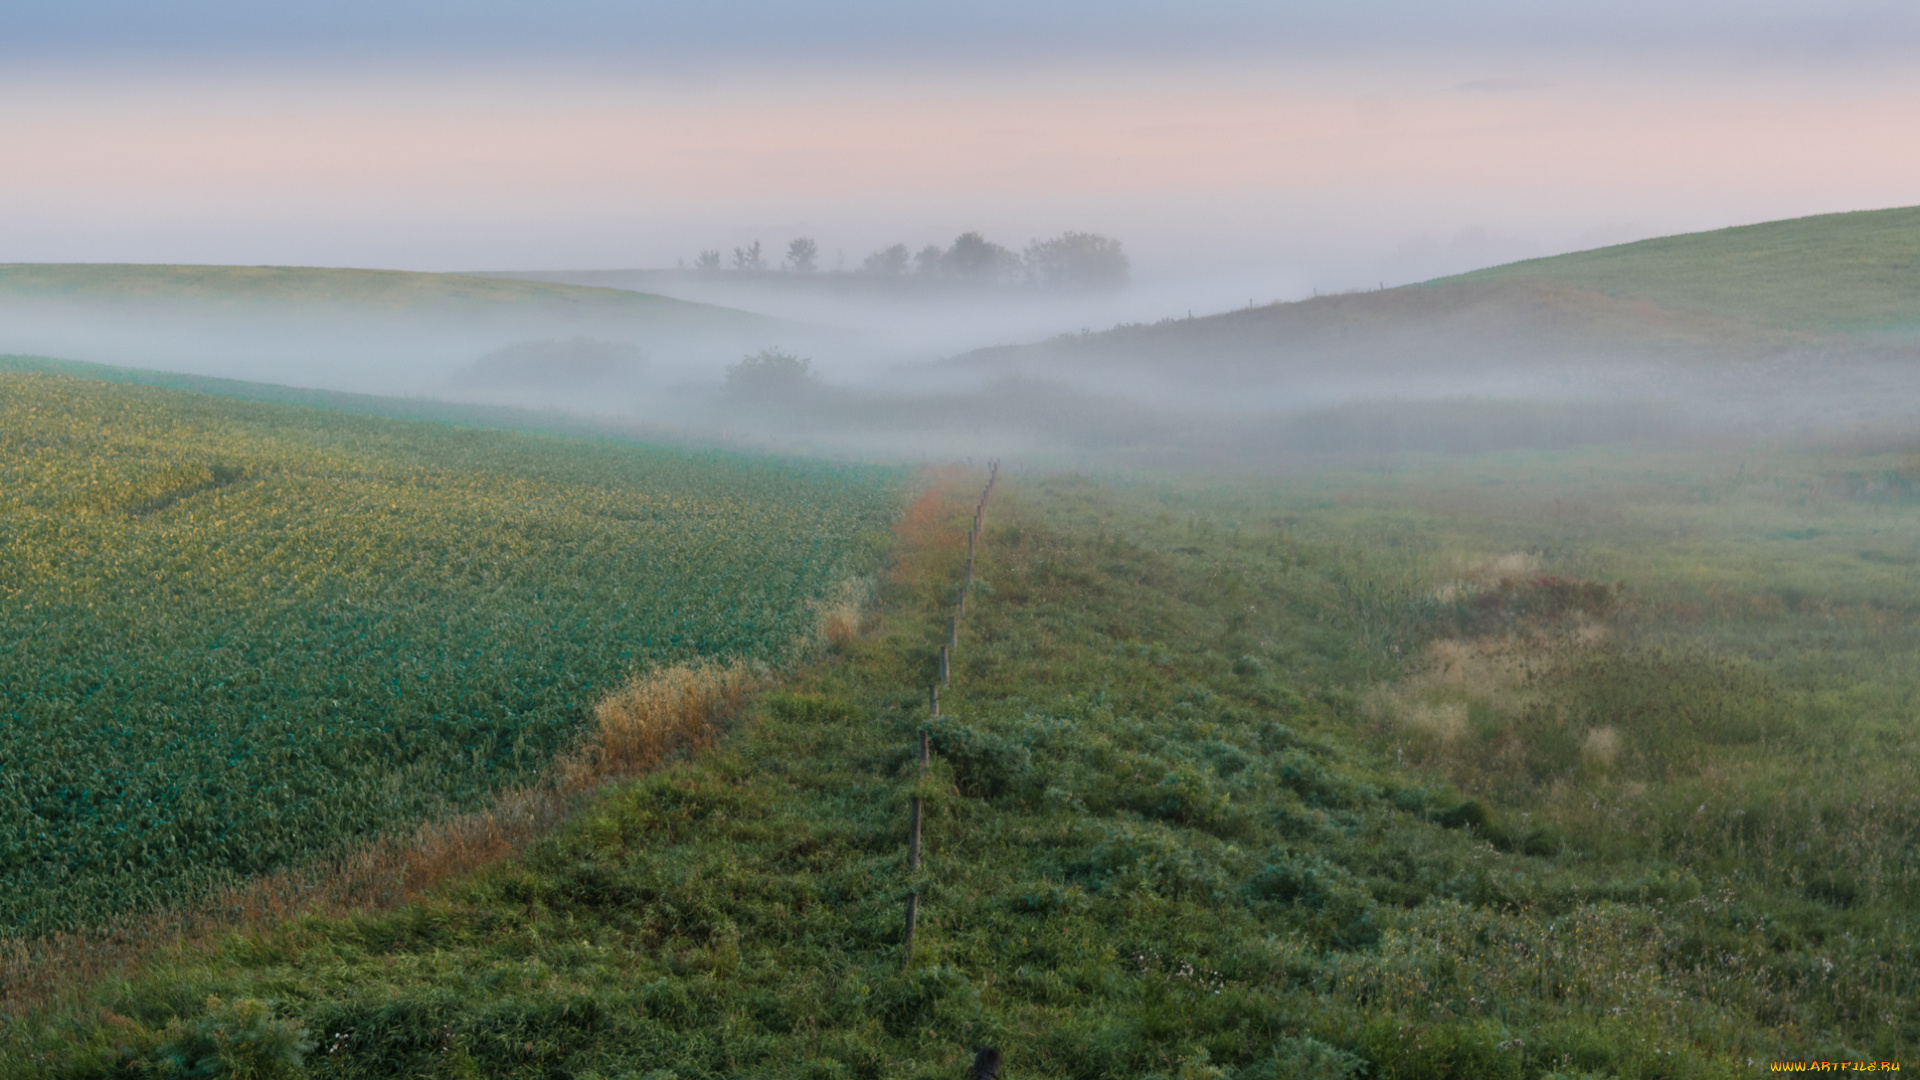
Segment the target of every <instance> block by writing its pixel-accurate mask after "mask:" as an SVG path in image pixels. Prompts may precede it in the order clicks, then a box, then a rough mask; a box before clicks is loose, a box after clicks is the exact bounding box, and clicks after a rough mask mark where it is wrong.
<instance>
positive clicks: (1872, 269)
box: [1433, 206, 1920, 332]
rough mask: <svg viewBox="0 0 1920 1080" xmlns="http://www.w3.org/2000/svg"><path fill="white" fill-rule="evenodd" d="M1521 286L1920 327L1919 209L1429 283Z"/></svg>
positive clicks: (1841, 326)
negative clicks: (1545, 284) (1548, 286)
mask: <svg viewBox="0 0 1920 1080" xmlns="http://www.w3.org/2000/svg"><path fill="white" fill-rule="evenodd" d="M1522 281H1524V282H1552V283H1555V284H1560V285H1566V286H1571V287H1573V288H1577V289H1586V290H1591V291H1593V292H1597V293H1601V294H1604V295H1606V296H1609V297H1615V298H1622V299H1629V300H1640V301H1646V302H1650V303H1655V304H1658V305H1660V306H1661V307H1663V308H1666V309H1668V310H1673V311H1687V310H1692V311H1699V312H1710V313H1712V314H1714V315H1717V316H1720V317H1723V318H1729V319H1736V320H1740V321H1744V322H1751V323H1754V324H1757V325H1762V326H1772V327H1788V328H1792V329H1797V330H1807V331H1815V332H1826V331H1877V330H1920V206H1909V207H1902V208H1900V209H1897V210H1862V211H1858V212H1855V213H1849V214H1821V215H1818V216H1816V217H1804V218H1795V219H1793V220H1790V221H1769V222H1766V223H1764V224H1760V225H1742V226H1739V227H1737V228H1732V229H1717V230H1714V231H1712V232H1701V233H1687V234H1684V235H1681V236H1663V237H1659V238H1657V239H1653V240H1642V241H1639V242H1638V243H1632V244H1620V245H1617V246H1615V247H1606V248H1599V249H1596V250H1593V251H1581V252H1575V253H1573V254H1571V255H1555V256H1553V257H1551V258H1544V259H1528V260H1527V261H1525V262H1517V263H1510V264H1508V265H1506V266H1496V267H1493V268H1491V269H1487V270H1479V271H1475V272H1474V273H1471V274H1462V275H1459V276H1458V277H1452V278H1443V279H1442V280H1441V281H1439V282H1435V283H1433V284H1434V285H1436V286H1437V285H1473V284H1491V283H1496V282H1506V283H1511V282H1522Z"/></svg>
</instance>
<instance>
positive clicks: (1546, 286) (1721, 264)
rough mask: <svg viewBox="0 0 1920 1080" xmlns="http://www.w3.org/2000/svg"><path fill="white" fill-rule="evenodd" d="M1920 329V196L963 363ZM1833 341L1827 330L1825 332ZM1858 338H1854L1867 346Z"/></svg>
mask: <svg viewBox="0 0 1920 1080" xmlns="http://www.w3.org/2000/svg"><path fill="white" fill-rule="evenodd" d="M1914 330H1920V208H1907V209H1899V210H1879V211H1866V212H1860V213H1852V214H1830V215H1825V216H1820V217H1810V218H1801V219H1798V220H1794V221H1782V222H1769V223H1766V224H1762V225H1750V226H1744V227H1741V228H1735V229H1722V230H1719V231H1717V232H1707V233H1695V234H1690V235H1686V236H1673V237H1663V238H1660V239H1656V240H1646V241H1641V242H1639V243H1635V244H1623V245H1621V246H1618V247H1611V248H1603V249H1600V250H1598V251H1588V252H1579V253H1575V254H1571V255H1559V256H1554V257H1552V258H1545V259H1534V260H1530V261H1528V262H1521V263H1514V264H1511V265H1508V266H1501V267H1494V268H1492V269H1488V270H1482V271H1478V272H1476V273H1472V274H1463V275H1460V276H1457V277H1450V278H1442V279H1440V280H1438V281H1434V282H1429V283H1426V284H1424V285H1415V286H1407V287H1403V288H1397V289H1387V290H1383V291H1379V292H1365V293H1346V294H1340V295H1332V296H1322V297H1316V298H1314V299H1311V300H1302V301H1298V302H1293V303H1277V304H1270V305H1266V306H1264V307H1257V308H1249V309H1246V310H1242V311H1233V312H1227V313H1224V314H1220V315H1212V316H1207V317H1203V318H1190V319H1183V320H1168V321H1165V322H1161V323H1157V324H1153V325H1150V326H1131V327H1120V328H1117V329H1114V330H1110V331H1106V332H1104V333H1098V334H1088V335H1081V336H1078V337H1065V338H1061V339H1056V340H1054V341H1050V342H1044V343H1040V344H1036V345H1016V346H1002V347H996V348H991V349H982V350H978V351H976V352H972V353H968V354H965V355H963V356H960V357H956V358H954V359H953V360H952V361H949V363H952V364H955V365H959V366H965V367H976V368H986V369H1002V370H1008V371H1016V372H1022V373H1026V374H1039V373H1042V372H1044V371H1046V370H1047V369H1048V368H1049V367H1052V366H1055V365H1058V366H1062V367H1064V368H1066V369H1067V370H1074V369H1084V370H1098V369H1100V368H1102V367H1106V366H1111V365H1113V364H1116V363H1118V364H1126V365H1132V366H1137V367H1141V368H1146V369H1157V370H1181V371H1191V370H1193V369H1195V368H1200V369H1211V370H1212V371H1213V372H1215V373H1217V374H1219V375H1221V376H1225V377H1232V376H1234V375H1242V376H1266V377H1273V376H1275V375H1277V374H1280V373H1287V374H1289V375H1291V376H1294V377H1306V378H1316V377H1324V376H1326V375H1329V374H1340V373H1346V374H1348V375H1349V376H1350V377H1354V378H1361V377H1365V376H1366V375H1368V374H1370V373H1382V374H1384V373H1389V372H1393V371H1405V370H1413V371H1418V370H1420V369H1422V368H1431V367H1434V366H1441V367H1452V368H1456V369H1458V370H1460V371H1462V372H1463V373H1464V374H1468V375H1470V374H1471V373H1472V372H1473V371H1474V370H1475V367H1476V365H1481V364H1487V363H1495V364H1518V365H1520V366H1522V367H1525V368H1531V369H1535V370H1537V369H1539V368H1541V367H1543V366H1547V365H1552V364H1555V363H1561V362H1569V361H1571V362H1581V363H1585V362H1593V361H1601V362H1608V361H1612V360H1628V361H1634V362H1656V363H1660V362H1677V363H1682V364H1690V365H1695V366H1698V365H1701V364H1702V363H1716V362H1724V361H1728V360H1735V359H1751V358H1755V357H1764V356H1769V355H1773V354H1778V353H1780V352H1781V351H1782V350H1792V349H1803V348H1807V347H1809V346H1814V345H1817V344H1821V341H1820V339H1821V337H1822V336H1823V335H1828V334H1832V333H1834V332H1839V331H1902V332H1910V331H1914ZM1828 344H1829V346H1830V344H1831V343H1828ZM1854 347H1857V345H1856V346H1854Z"/></svg>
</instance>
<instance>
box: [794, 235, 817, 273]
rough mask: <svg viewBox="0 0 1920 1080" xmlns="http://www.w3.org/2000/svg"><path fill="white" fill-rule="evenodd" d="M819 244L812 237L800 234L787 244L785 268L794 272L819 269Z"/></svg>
mask: <svg viewBox="0 0 1920 1080" xmlns="http://www.w3.org/2000/svg"><path fill="white" fill-rule="evenodd" d="M819 258H820V245H819V244H816V243H814V242H813V238H812V237H808V236H802V237H800V238H798V239H796V240H794V241H793V242H792V243H790V244H788V245H787V269H789V270H791V271H793V272H794V273H796V274H811V273H813V272H814V271H815V270H817V269H819V266H818V265H817V261H818V259H819Z"/></svg>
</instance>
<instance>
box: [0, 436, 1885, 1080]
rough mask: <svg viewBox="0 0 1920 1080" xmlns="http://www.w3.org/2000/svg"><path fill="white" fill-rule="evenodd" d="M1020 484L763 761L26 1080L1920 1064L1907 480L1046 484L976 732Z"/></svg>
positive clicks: (1032, 490) (1780, 466) (781, 724)
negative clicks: (926, 757)
mask: <svg viewBox="0 0 1920 1080" xmlns="http://www.w3.org/2000/svg"><path fill="white" fill-rule="evenodd" d="M983 480H984V477H983V476H978V475H958V476H956V475H953V474H945V475H942V476H934V477H930V478H928V479H927V480H925V481H923V491H924V493H923V495H922V496H921V497H920V499H919V501H918V502H916V503H915V504H914V506H913V507H912V508H911V509H910V511H909V512H908V514H907V516H906V517H905V518H903V519H902V520H901V522H900V524H899V527H898V536H899V539H898V542H897V544H896V546H895V547H894V549H893V553H892V555H891V556H890V558H889V561H888V562H887V564H886V565H885V567H884V570H883V571H882V573H881V576H880V578H879V591H878V593H877V596H876V599H875V601H874V605H873V607H872V609H871V610H870V611H869V613H868V616H867V629H866V630H865V632H864V633H862V634H861V635H859V636H858V637H852V638H844V637H843V638H841V639H839V640H838V641H837V643H835V644H833V645H831V646H829V647H828V651H827V652H826V653H824V654H820V655H818V657H817V658H816V659H815V660H814V661H812V662H811V663H809V664H807V665H806V666H804V667H803V668H801V669H798V670H797V671H796V672H795V674H793V675H792V676H791V677H790V678H788V679H787V680H786V681H785V683H784V684H783V685H782V686H781V687H780V688H778V689H777V690H774V691H772V692H770V693H768V694H766V695H765V696H763V697H761V698H760V699H759V700H758V702H757V703H756V704H754V705H753V706H751V707H750V708H748V709H747V710H746V711H745V712H744V713H742V714H740V715H738V716H737V717H735V718H734V719H733V720H732V721H731V724H730V729H729V733H728V734H727V736H726V737H725V738H724V739H723V740H722V741H721V742H720V744H719V745H718V746H717V747H715V748H712V749H708V750H704V751H701V752H698V753H688V754H685V755H683V756H682V757H680V758H679V759H677V760H675V761H672V762H670V763H669V764H667V765H666V766H665V767H663V768H662V769H660V770H659V771H657V772H654V773H652V774H651V775H647V776H643V777H640V778H638V779H635V780H632V781H628V782H624V783H621V784H617V785H615V786H613V787H610V788H608V789H605V790H604V791H602V792H601V794H600V795H598V796H597V797H596V798H595V799H594V801H592V802H591V803H590V804H589V805H587V806H586V807H585V808H584V809H583V810H582V811H581V812H580V813H579V814H578V815H577V816H576V817H575V818H574V819H573V820H572V821H571V822H570V823H569V824H567V825H566V826H565V827H563V828H562V829H560V830H559V831H557V832H556V833H554V834H552V835H550V836H548V837H547V838H545V839H543V840H540V841H538V842H537V843H535V844H534V845H533V846H532V847H531V848H530V849H529V850H528V851H527V852H526V853H525V854H524V855H521V856H518V857H515V858H511V859H508V860H505V861H503V862H500V863H497V864H495V865H492V866H490V867H487V868H484V869H482V870H480V871H479V872H477V873H475V874H472V875H471V876H468V877H464V878H461V879H459V880H456V881H453V882H450V883H448V884H446V885H444V886H442V887H440V888H438V889H436V890H434V891H433V892H432V893H431V894H430V895H428V896H426V897H425V898H423V899H421V900H419V901H417V902H415V903H412V904H409V905H406V906H403V907H401V908H399V909H397V910H390V911H369V912H366V913H364V914H358V915H355V914H346V915H340V914H328V915H319V914H314V915H309V916H304V917H299V918H294V919H292V920H290V921H287V922H285V923H283V924H280V925H277V926H271V927H265V928H259V927H255V928H249V929H246V930H245V931H244V932H237V933H235V934H234V935H232V936H230V937H228V938H226V939H224V940H219V941H215V942H212V943H209V944H201V945H193V946H189V947H183V948H179V949H173V950H160V951H158V952H156V953H154V954H153V955H151V956H150V957H149V958H148V959H147V960H146V961H145V962H144V963H143V964H141V965H140V966H138V968H137V969H134V970H132V971H130V972H128V973H127V974H126V975H125V976H124V977H122V978H119V979H114V980H110V981H108V982H106V983H103V984H100V985H97V986H95V987H93V988H91V989H89V990H86V991H84V992H75V993H72V994H69V995H67V996H65V997H63V998H62V999H61V1000H59V1001H58V1002H56V1003H53V1004H51V1005H49V1006H47V1007H45V1008H42V1009H40V1010H37V1011H35V1012H33V1013H32V1014H30V1015H22V1016H19V1017H15V1018H13V1019H12V1020H11V1021H10V1022H11V1025H12V1026H11V1028H10V1029H9V1034H10V1039H9V1046H10V1049H9V1050H8V1051H7V1053H8V1055H9V1056H7V1057H5V1058H0V1071H3V1072H4V1073H5V1074H6V1075H21V1076H45V1075H56V1076H75V1077H78V1076H101V1075H107V1074H109V1073H112V1074H120V1073H124V1072H125V1071H126V1070H128V1069H129V1068H133V1069H147V1070H149V1071H154V1072H158V1073H161V1074H167V1075H174V1074H179V1075H191V1074H194V1073H193V1070H200V1073H199V1074H201V1075H223V1074H227V1075H336V1074H337V1075H343V1076H387V1075H423V1076H424V1075H447V1076H472V1075H482V1076H603V1077H621V1076H630V1077H656V1078H658V1077H720V1076H768V1077H774V1076H778V1077H831V1076H860V1077H895V1076H907V1077H917V1076H925V1077H935V1076H957V1075H963V1074H964V1070H965V1068H966V1066H967V1064H968V1063H969V1062H970V1061H971V1060H972V1056H973V1052H974V1049H975V1048H976V1047H979V1046H983V1045H991V1046H994V1047H996V1048H998V1049H999V1050H1001V1052H1002V1053H1003V1054H1004V1055H1005V1059H1006V1062H1007V1067H1006V1072H1005V1073H1004V1074H1003V1075H1009V1076H1060V1077H1087V1078H1095V1077H1099V1078H1107V1077H1168V1078H1175V1077H1179V1078H1188V1080H1193V1078H1222V1080H1225V1078H1235V1080H1238V1078H1248V1080H1251V1078H1254V1077H1261V1078H1266V1077H1276V1078H1277V1077H1343V1078H1358V1077H1380V1078H1412V1077H1422V1078H1425V1077H1434V1078H1439V1077H1515V1078H1520V1077H1528V1078H1531V1077H1608V1076H1618V1077H1673V1078H1679V1077H1698V1076H1736V1075H1749V1074H1751V1073H1753V1072H1755V1071H1764V1070H1765V1069H1766V1068H1767V1063H1768V1062H1771V1061H1776V1060H1781V1061H1784V1060H1810V1059H1812V1060H1828V1061H1835V1060H1846V1061H1875V1062H1898V1061H1902V1060H1903V1059H1910V1058H1911V1057H1912V1054H1913V1051H1914V1048H1915V1046H1916V1043H1917V1042H1920V1011H1917V1010H1916V1009H1915V1001H1916V996H1915V992H1916V989H1917V988H1916V985H1915V982H1916V977H1915V975H1914V972H1915V970H1916V969H1915V965H1914V963H1913V961H1914V949H1915V945H1916V943H1917V940H1916V939H1917V938H1920V921H1917V920H1916V918H1915V909H1914V901H1913V899H1912V897H1913V896H1915V895H1916V889H1915V885H1916V884H1920V882H1916V875H1920V860H1917V858H1916V856H1917V854H1920V853H1916V849H1915V843H1914V838H1915V831H1914V830H1915V825H1916V824H1920V796H1916V794H1915V792H1916V785H1915V779H1916V775H1915V773H1916V753H1917V752H1920V744H1917V743H1916V740H1915V738H1914V736H1913V734H1912V728H1911V724H1912V717H1913V704H1914V700H1915V691H1916V689H1920V665H1916V663H1915V660H1916V658H1917V657H1920V652H1917V651H1916V644H1920V642H1916V640H1915V637H1914V634H1915V631H1914V629H1913V623H1914V619H1913V613H1914V610H1915V605H1916V601H1920V594H1917V593H1916V589H1915V583H1914V582H1913V579H1912V572H1911V571H1912V568H1913V567H1914V566H1916V565H1920V550H1917V549H1916V547H1915V543H1916V541H1915V539H1914V538H1915V537H1920V529H1917V528H1916V526H1920V521H1916V520H1915V518H1916V515H1920V470H1917V469H1916V463H1915V461H1914V459H1913V458H1911V457H1909V456H1907V455H1905V454H1904V453H1881V452H1878V451H1876V450H1874V449H1872V448H1866V449H1831V450H1800V451H1784V450H1776V451H1771V452H1767V453H1759V452H1753V453H1747V452H1739V451H1733V450H1714V449H1699V450H1696V451H1694V452H1692V453H1688V454H1684V455H1682V454H1677V453H1664V452H1641V451H1634V452H1629V451H1624V450H1582V451H1566V452H1560V453H1555V454H1546V453H1529V454H1483V455H1478V456H1471V457H1453V458H1442V457H1429V458H1414V457H1402V458H1399V459H1396V460H1394V461H1393V462H1392V465H1391V467H1388V466H1387V465H1386V464H1383V463H1381V462H1374V463H1372V464H1369V465H1366V466H1364V467H1362V466H1355V465H1352V464H1348V465H1340V464H1338V463H1323V465H1322V467H1319V468H1316V469H1313V470H1301V471H1298V472H1294V473H1290V474H1286V475H1281V476H1277V477H1269V478H1266V479H1263V480H1259V481H1253V480H1246V481H1234V482H1227V481H1206V482H1201V481H1197V480H1194V479H1191V478H1186V479H1177V478H1176V479H1169V478H1153V477H1135V478H1131V479H1127V478H1119V477H1111V478H1106V479H1096V478H1092V477H1087V476H1077V475H1070V474H1036V475H1031V476H1008V475H1003V476H1002V478H1001V481H1000V484H999V485H998V487H997V488H996V490H995V493H994V495H993V500H992V502H991V503H990V504H989V506H988V509H987V514H986V520H987V527H986V530H985V533H984V535H983V537H982V539H981V546H980V558H979V563H978V567H977V573H976V577H975V580H974V584H973V587H972V589H971V590H970V591H969V592H968V593H967V604H966V611H965V616H964V618H963V619H962V620H961V622H960V627H959V638H958V648H957V650H956V652H955V653H954V655H953V665H952V682H951V684H950V685H948V686H946V687H945V688H944V689H943V691H942V696H941V715H940V716H938V717H934V716H932V715H930V712H929V709H928V705H927V700H928V699H927V687H928V685H929V684H930V683H932V682H933V681H935V680H936V679H937V678H938V675H937V663H936V656H937V647H938V645H939V644H941V643H942V642H944V641H945V640H947V635H948V633H949V623H948V620H949V617H950V614H951V610H952V609H951V606H950V605H951V604H952V603H953V602H954V601H955V599H956V598H957V596H958V593H957V589H958V587H959V583H960V582H961V580H962V573H963V570H962V567H963V563H964V559H965V544H964V534H965V530H966V527H967V525H966V523H967V521H968V519H969V517H970V515H971V512H972V509H973V505H974V502H973V500H974V498H975V497H976V495H977V493H978V491H979V484H980V483H981V482H982V481H983ZM922 731H925V732H926V733H927V734H928V741H929V746H930V750H931V766H930V768H929V769H928V770H927V771H926V772H925V773H923V772H922V771H921V769H920V767H919V765H918V755H917V750H916V744H917V739H918V736H919V733H920V732H922ZM914 797H919V798H921V799H924V800H925V807H926V810H925V861H924V864H923V865H922V867H921V868H920V869H919V870H917V871H916V870H913V869H911V868H910V867H909V866H908V862H907V830H908V821H909V802H910V800H911V799H912V798H914ZM909 893H917V894H918V896H919V897H920V901H919V927H918V933H917V936H916V940H915V943H914V946H913V948H912V949H911V950H908V949H906V948H905V947H904V945H903V940H902V938H903V925H904V922H903V920H904V904H905V901H906V898H907V896H908V894H909ZM222 1070H225V1072H224V1073H222ZM248 1070H251V1072H249V1071H248Z"/></svg>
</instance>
